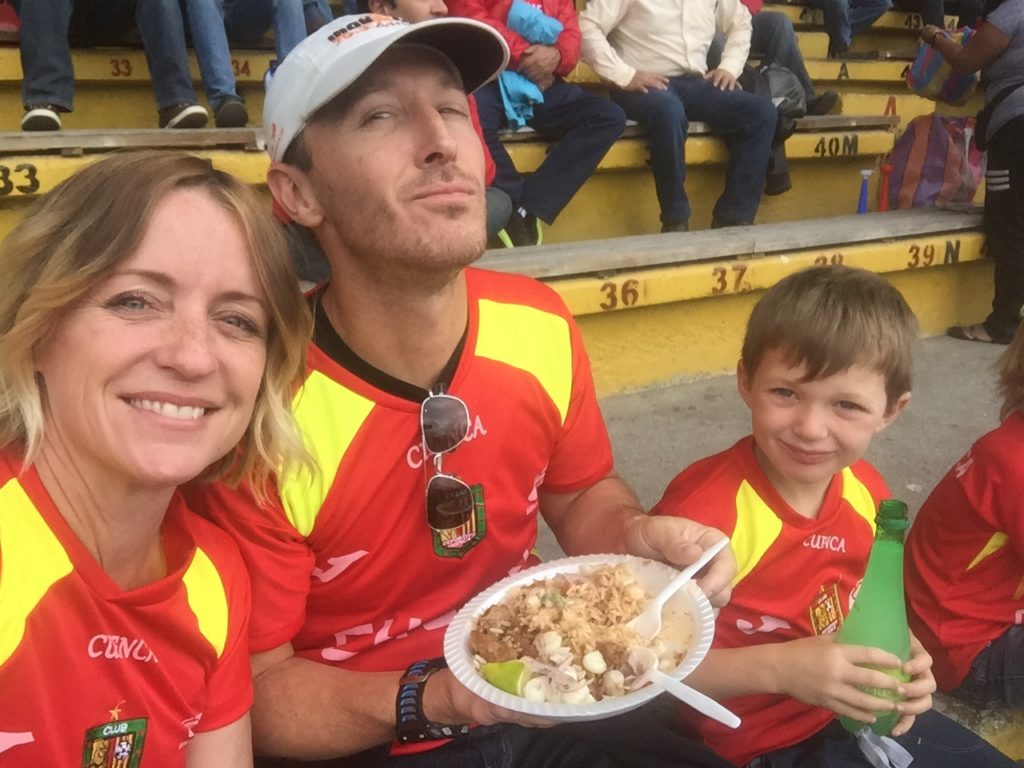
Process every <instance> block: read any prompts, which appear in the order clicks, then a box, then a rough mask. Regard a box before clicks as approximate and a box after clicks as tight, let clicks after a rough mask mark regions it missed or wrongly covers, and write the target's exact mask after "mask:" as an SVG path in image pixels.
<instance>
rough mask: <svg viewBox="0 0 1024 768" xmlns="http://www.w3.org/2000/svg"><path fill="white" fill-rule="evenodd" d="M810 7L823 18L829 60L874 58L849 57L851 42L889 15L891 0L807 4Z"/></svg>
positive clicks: (825, 0)
mask: <svg viewBox="0 0 1024 768" xmlns="http://www.w3.org/2000/svg"><path fill="white" fill-rule="evenodd" d="M809 5H811V6H812V7H814V8H819V9H820V10H821V11H822V13H824V14H825V31H826V32H828V55H829V58H832V59H857V58H877V54H871V53H864V54H857V53H850V52H849V48H850V42H851V41H852V40H853V37H854V35H858V34H860V33H861V32H863V31H864V30H865V29H867V28H868V27H870V26H871V25H872V24H874V23H875V21H876V20H877V19H878V17H879V16H881V15H882V14H883V13H885V12H886V11H888V10H889V8H891V7H892V0H810V2H809Z"/></svg>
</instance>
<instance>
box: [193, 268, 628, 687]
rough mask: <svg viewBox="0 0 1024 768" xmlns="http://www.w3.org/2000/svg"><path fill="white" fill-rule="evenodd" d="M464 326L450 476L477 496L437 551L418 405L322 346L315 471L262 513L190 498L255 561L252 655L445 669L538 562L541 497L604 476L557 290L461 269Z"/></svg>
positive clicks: (358, 666) (306, 392)
mask: <svg viewBox="0 0 1024 768" xmlns="http://www.w3.org/2000/svg"><path fill="white" fill-rule="evenodd" d="M466 280H467V290H468V297H469V308H468V309H469V319H468V328H467V331H466V338H465V344H464V347H463V351H462V355H461V357H460V359H459V360H458V363H457V367H456V368H455V372H454V375H453V377H452V379H451V384H450V386H449V387H448V392H449V393H450V394H453V395H456V396H458V397H459V398H461V399H462V400H463V401H465V403H466V404H467V406H468V408H469V412H470V424H471V426H470V432H469V437H468V439H467V441H466V442H465V443H464V444H462V445H461V446H459V447H458V449H457V450H456V451H455V452H453V453H450V454H446V455H445V456H444V470H445V472H451V473H454V474H456V475H458V476H459V477H461V478H462V479H463V480H465V481H466V482H467V483H468V484H470V485H471V486H473V487H474V493H475V496H476V499H477V505H476V515H475V519H474V520H472V521H471V522H470V523H469V524H468V525H467V526H465V527H464V529H463V530H461V531H460V532H459V534H458V535H456V536H454V537H448V538H447V539H446V540H442V539H441V537H440V536H439V535H438V534H436V533H435V532H433V531H432V530H431V528H430V527H429V526H428V525H427V517H426V506H425V489H426V481H427V478H428V471H429V470H432V467H433V464H432V462H431V461H428V462H426V465H425V464H424V460H423V459H424V456H423V449H422V447H421V434H420V424H419V409H420V403H419V402H416V401H413V400H409V399H405V398H402V397H398V396H396V395H394V394H389V393H388V392H385V391H383V390H381V389H379V388H377V387H376V386H374V385H373V384H370V383H369V382H367V381H365V380H363V379H361V378H359V377H358V376H357V375H355V374H354V373H352V372H351V371H349V370H347V369H345V368H344V367H342V366H341V365H340V364H338V363H337V362H336V361H335V360H333V359H331V358H330V357H329V356H328V355H327V354H326V353H325V352H324V351H323V350H322V349H321V348H319V347H318V346H316V345H312V346H311V347H310V350H309V368H310V370H309V372H308V374H307V378H306V380H305V383H304V384H303V387H302V390H301V391H300V392H299V394H298V395H297V396H296V398H295V414H296V418H297V419H298V421H299V423H300V425H301V427H302V430H303V433H304V435H305V437H306V440H307V443H308V444H309V445H310V446H311V448H312V451H313V453H314V455H315V456H316V458H317V460H318V464H319V466H320V469H321V472H320V474H319V476H318V477H316V478H314V479H313V480H312V481H310V479H309V478H308V477H290V478H289V477H286V478H283V479H281V480H280V481H279V499H278V501H277V503H275V504H273V505H271V507H270V508H263V509H260V508H258V507H257V506H256V505H254V504H253V503H251V501H250V500H249V499H248V498H247V497H245V496H243V495H241V494H238V493H234V492H232V491H230V490H228V489H226V488H224V487H219V486H218V487H214V488H211V489H209V490H208V491H201V492H202V496H200V497H197V498H195V503H196V504H201V505H202V506H203V508H204V509H205V510H206V512H207V513H208V514H209V515H211V516H212V517H213V518H215V519H216V521H217V522H218V523H219V524H221V525H222V526H224V527H225V528H226V529H228V530H230V531H231V532H232V534H233V535H234V536H235V537H236V538H237V540H238V542H239V544H240V546H241V548H242V552H243V555H244V556H245V557H246V560H247V562H249V563H251V564H252V565H253V567H252V569H251V573H252V578H253V584H254V586H253V605H254V613H253V622H252V633H251V642H252V648H253V650H254V651H264V650H267V649H270V648H275V647H277V646H279V645H281V644H282V643H285V642H287V641H291V642H292V643H293V645H294V647H295V649H296V652H297V653H298V654H299V655H301V656H304V657H307V658H309V659H313V660H315V661H319V662H322V663H328V664H337V665H342V666H345V667H346V668H350V669H355V670H364V671H376V670H402V669H405V668H406V667H407V666H408V665H409V664H411V663H412V662H414V661H416V660H418V659H423V658H432V657H436V656H440V655H441V654H442V644H443V636H444V629H445V627H446V626H447V625H448V623H449V622H450V620H451V619H452V617H453V614H454V613H455V612H456V611H457V610H458V609H459V608H460V607H461V606H462V605H463V604H464V603H466V602H467V601H468V600H469V599H470V598H472V597H473V596H474V595H476V594H477V593H478V592H480V591H481V590H483V589H484V588H486V587H487V586H489V585H491V584H492V583H494V582H496V581H498V580H499V579H501V578H503V577H505V576H506V575H508V574H509V573H513V572H515V571H517V570H519V569H521V568H522V567H523V566H525V565H528V564H530V563H531V550H532V548H533V546H534V543H535V541H536V537H537V509H538V504H537V492H538V489H541V490H544V491H550V492H556V493H557V492H570V491H575V490H579V489H582V488H585V487H587V486H589V485H591V484H593V483H594V482H596V481H597V480H599V479H601V478H603V477H605V476H606V475H607V474H608V473H609V472H610V471H611V467H612V458H611V449H610V445H609V442H608V436H607V432H606V430H605V426H604V421H603V419H602V417H601V413H600V410H599V409H598V406H597V401H596V398H595V395H594V388H593V381H592V379H591V375H590V368H589V363H588V361H587V358H586V354H585V353H584V350H583V344H582V341H581V339H580V336H579V331H578V329H577V328H576V326H575V323H574V322H573V320H572V317H571V315H570V314H569V311H568V310H567V309H566V307H565V305H564V304H563V303H562V301H561V299H560V298H559V297H558V295H557V294H556V293H554V291H552V290H551V289H550V288H547V287H546V286H544V285H542V284H541V283H538V282H536V281H534V280H531V279H529V278H525V277H522V276H519V275H511V274H499V273H494V272H485V271H482V270H477V269H469V270H467V271H466Z"/></svg>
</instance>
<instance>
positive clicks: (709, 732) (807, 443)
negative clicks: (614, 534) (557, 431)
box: [655, 266, 1013, 768]
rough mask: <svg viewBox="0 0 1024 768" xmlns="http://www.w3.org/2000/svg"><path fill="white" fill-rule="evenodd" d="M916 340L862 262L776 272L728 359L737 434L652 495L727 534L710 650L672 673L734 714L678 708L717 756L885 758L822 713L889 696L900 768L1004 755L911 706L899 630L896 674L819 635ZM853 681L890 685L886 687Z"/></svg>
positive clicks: (866, 716) (913, 698) (926, 680)
mask: <svg viewBox="0 0 1024 768" xmlns="http://www.w3.org/2000/svg"><path fill="white" fill-rule="evenodd" d="M915 336H916V321H915V318H914V315H913V313H912V312H911V311H910V308H909V307H908V306H907V304H906V302H905V301H904V300H903V297H902V296H901V295H900V294H899V292H898V291H897V290H896V289H895V288H893V287H892V286H891V285H889V284H888V283H887V282H886V281H885V280H883V279H882V278H881V277H879V276H877V275H875V274H872V273H870V272H866V271H863V270H859V269H851V268H848V267H841V266H829V267H815V268H811V269H808V270H805V271H803V272H799V273H796V274H794V275H791V276H789V277H787V278H786V279H784V280H782V281H781V282H779V283H778V284H777V285H776V286H774V287H773V288H771V289H770V290H769V291H768V292H767V293H766V294H765V295H764V296H763V297H762V299H761V300H760V301H759V302H758V304H757V306H756V307H755V308H754V311H753V313H752V314H751V316H750V320H749V323H748V325H747V333H746V338H745V340H744V343H743V351H742V357H741V359H740V362H739V365H738V368H737V379H738V384H739V392H740V396H741V397H742V398H743V401H744V402H745V403H746V404H747V406H748V407H749V408H750V411H751V420H752V426H753V434H752V435H751V436H749V437H746V438H744V439H742V440H740V441H739V442H738V443H736V444H735V445H734V446H733V447H732V448H730V449H728V450H727V451H724V452H723V453H720V454H718V455H716V456H711V457H709V458H706V459H703V460H701V461H698V462H696V463H695V464H693V465H692V466H690V467H689V468H687V469H686V470H684V471H683V472H682V473H681V474H680V475H678V476H677V477H676V478H675V479H674V480H673V481H672V483H671V484H670V485H669V487H668V489H667V490H666V492H665V495H664V497H663V498H662V500H661V501H660V502H659V503H658V505H657V507H656V508H655V512H656V513H658V514H663V515H679V516H683V515H685V516H688V517H692V518H694V519H695V520H699V521H700V522H703V523H707V524H710V525H713V526H715V527H717V528H720V529H721V530H723V531H725V532H726V534H728V535H729V536H730V537H731V539H732V546H733V549H734V550H735V553H736V558H737V561H738V572H737V576H736V578H735V580H734V581H733V593H732V599H731V601H730V602H729V604H728V605H727V606H725V608H723V609H722V612H721V614H720V615H719V617H718V622H717V625H716V630H715V644H714V647H713V649H712V651H711V652H710V653H709V654H708V655H707V657H706V658H705V660H704V662H703V663H702V664H701V665H700V667H698V668H697V670H696V671H695V672H694V673H693V674H692V675H691V676H690V678H688V680H687V682H688V683H690V684H691V685H693V686H694V687H696V688H698V689H700V690H703V691H704V692H705V693H707V694H709V695H711V696H714V697H715V698H717V699H719V700H721V701H722V702H723V703H724V704H725V705H726V706H728V707H729V708H730V709H732V710H733V711H734V712H736V713H737V714H738V715H739V716H740V717H741V718H742V719H743V724H742V725H741V726H740V728H739V731H738V732H734V731H731V730H729V729H727V728H725V727H724V726H721V725H719V724H717V723H715V722H713V721H710V720H707V719H704V718H699V717H698V716H696V715H694V713H693V712H692V710H688V709H686V708H683V707H681V708H680V712H681V714H682V716H683V719H684V720H685V721H687V722H688V724H689V725H690V726H691V727H694V728H696V729H697V730H699V732H700V734H701V735H702V736H703V737H704V739H705V741H706V742H707V743H708V744H709V745H710V746H711V747H712V748H714V749H715V750H716V751H718V752H719V753H720V754H721V755H723V756H724V757H726V758H727V759H729V760H730V761H732V762H733V763H736V764H738V765H748V766H752V767H753V766H756V767H758V768H760V767H761V766H765V767H768V766H770V767H771V768H797V767H798V766H799V767H800V768H804V767H805V766H806V767H807V768H810V767H811V766H814V768H819V767H820V766H869V765H884V764H885V763H884V762H882V763H879V762H871V761H869V760H868V758H867V757H865V755H864V754H862V750H861V746H860V744H859V743H858V739H857V738H856V737H854V736H852V735H850V734H848V733H847V732H846V731H845V730H843V728H842V726H841V725H840V724H839V722H838V721H836V720H835V719H834V718H835V716H836V715H843V716H845V717H848V718H851V719H853V720H856V721H859V722H863V723H871V722H873V720H874V715H873V714H872V711H873V710H877V711H892V710H893V709H894V708H895V709H896V710H897V711H899V712H900V714H901V715H902V717H901V718H900V720H899V721H898V722H897V724H896V726H895V728H894V730H893V736H894V737H896V738H897V741H898V742H899V745H900V746H902V747H903V748H904V749H905V750H907V751H908V752H909V753H910V755H912V756H913V757H914V758H915V762H914V765H915V766H918V765H920V766H922V768H923V767H924V766H928V768H935V766H954V765H955V766H967V765H970V766H972V767H977V766H1003V765H1005V766H1012V765H1013V763H1012V761H1010V760H1009V759H1008V758H1005V757H1003V756H1002V755H1001V754H1000V753H999V752H997V751H996V750H995V749H993V748H992V747H990V746H989V745H988V744H986V743H985V742H984V741H983V740H981V739H980V738H979V737H977V736H976V735H975V734H973V733H971V732H970V731H967V730H966V729H964V728H961V727H960V726H958V725H956V724H955V723H953V722H952V721H949V720H947V719H946V718H944V717H943V716H942V715H939V714H937V713H934V712H928V711H927V710H929V708H930V707H931V694H932V692H933V691H934V690H935V681H934V679H933V677H932V674H931V671H930V667H931V659H930V657H929V656H928V655H927V654H926V653H925V652H924V650H923V649H922V648H921V646H920V644H918V643H917V641H916V640H915V641H914V642H913V647H914V654H913V658H912V659H911V660H910V661H909V662H907V663H906V664H903V665H902V666H903V669H904V671H905V672H906V673H907V675H908V676H909V677H910V681H909V682H907V683H902V684H901V683H899V682H898V681H896V680H895V679H894V678H892V677H890V676H889V675H886V674H884V673H882V672H880V671H877V670H875V669H869V668H866V666H863V665H872V666H875V667H882V668H885V667H889V668H892V667H898V666H900V660H899V659H898V658H896V657H895V656H893V655H891V654H889V653H886V652H884V651H882V650H879V649H876V648H866V647H861V646H848V645H840V644H838V643H836V642H834V637H833V633H834V632H835V631H836V630H837V629H838V628H839V626H840V624H841V623H842V620H843V617H844V616H845V615H846V614H847V613H848V612H849V609H850V605H851V603H852V599H853V595H854V594H855V592H856V589H857V586H858V585H859V582H860V579H861V578H862V577H863V575H864V570H865V568H866V565H867V557H868V553H869V550H870V549H871V544H872V541H873V537H874V527H875V526H874V515H875V510H876V508H877V505H878V502H879V501H880V500H881V499H884V498H888V497H889V491H888V488H887V487H886V485H885V482H884V481H883V480H882V478H881V476H880V475H879V474H878V473H877V472H876V471H875V470H874V469H873V468H872V467H871V466H870V465H869V464H868V463H867V462H865V461H862V460H861V458H862V456H863V455H864V454H865V452H866V451H867V449H868V446H869V444H870V443H871V438H872V437H873V436H874V435H875V434H876V433H878V432H881V431H882V430H883V429H885V428H886V427H887V426H888V425H889V424H891V423H892V422H893V421H894V420H895V419H896V417H897V416H898V415H899V413H900V411H902V410H903V408H904V407H905V406H906V404H907V402H908V401H909V400H910V379H911V347H912V344H913V341H914V338H915ZM861 686H872V687H877V688H885V689H889V690H895V691H896V692H897V693H898V694H899V696H900V697H901V699H902V700H901V701H899V702H898V703H894V702H892V701H890V700H887V699H881V698H876V697H874V696H871V695H869V694H867V693H865V692H863V691H862V690H861ZM915 718H916V723H915ZM912 726H913V728H912V729H911V727H912ZM908 732H909V734H908ZM875 745H876V746H882V745H881V744H879V743H878V741H877V739H876V740H875ZM870 746H871V745H866V747H868V748H870ZM885 746H886V748H887V749H891V748H892V747H893V746H895V745H893V744H892V743H891V741H889V742H886V743H885ZM910 755H904V757H905V758H906V757H909V756H910ZM894 764H900V763H898V762H897V761H894ZM904 764H905V763H904Z"/></svg>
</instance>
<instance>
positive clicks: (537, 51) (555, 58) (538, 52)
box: [519, 45, 562, 91]
mask: <svg viewBox="0 0 1024 768" xmlns="http://www.w3.org/2000/svg"><path fill="white" fill-rule="evenodd" d="M561 63H562V54H561V53H559V52H558V49H557V48H555V47H554V46H552V45H531V46H530V47H529V48H527V49H526V50H525V51H523V54H522V56H520V57H519V73H520V74H522V75H526V76H527V77H528V78H530V79H531V80H533V82H535V83H536V84H537V86H538V87H539V88H540V89H541V90H542V91H546V90H547V89H548V88H550V87H551V83H553V82H554V79H555V70H556V69H558V65H559V64H561Z"/></svg>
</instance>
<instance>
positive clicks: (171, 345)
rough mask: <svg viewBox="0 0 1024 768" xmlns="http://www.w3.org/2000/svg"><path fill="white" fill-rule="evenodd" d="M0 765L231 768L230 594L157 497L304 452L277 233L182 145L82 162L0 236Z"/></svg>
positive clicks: (242, 686) (284, 256) (204, 540)
mask: <svg viewBox="0 0 1024 768" xmlns="http://www.w3.org/2000/svg"><path fill="white" fill-rule="evenodd" d="M0 284H2V285H3V287H4V290H3V291H2V292H0V763H3V764H5V765H6V764H8V763H7V762H6V761H8V760H11V761H13V763H11V764H13V765H61V766H71V765H83V766H108V765H123V766H136V765H140V764H141V765H154V766H162V767H163V766H187V768H206V767H211V768H212V767H214V766H216V767H217V768H223V767H224V766H244V765H251V764H252V747H251V741H250V735H249V716H248V709H249V705H250V701H251V698H252V692H251V684H250V679H249V666H248V648H247V644H246V631H247V622H248V614H249V595H248V586H247V585H248V581H247V577H246V574H245V571H244V569H243V566H242V564H241V561H240V558H239V556H238V553H237V551H236V550H235V549H234V547H233V546H232V544H231V542H230V541H229V540H228V539H227V538H226V536H225V535H224V534H222V533H221V532H220V531H219V530H218V529H216V528H215V527H213V526H212V525H211V524H210V523H208V522H207V521H205V520H203V519H201V518H200V517H199V516H197V515H195V514H194V513H192V512H191V511H190V510H189V509H188V508H187V507H186V506H185V504H184V502H183V500H182V498H181V496H180V495H179V494H178V493H177V491H176V488H177V486H178V485H180V484H182V483H185V482H188V481H190V480H193V479H195V478H202V479H214V478H224V479H227V480H229V481H232V482H237V481H241V480H246V481H248V482H250V483H252V484H253V485H254V487H257V488H259V487H262V485H263V484H264V483H265V482H266V480H267V478H268V476H269V474H270V472H271V470H272V468H275V467H277V466H278V465H280V464H282V463H286V462H290V461H295V460H299V461H301V460H302V459H303V457H304V453H303V450H302V448H301V443H300V441H299V438H298V437H297V433H296V432H295V430H294V427H293V424H292V422H291V417H290V415H289V414H290V407H289V405H290V399H291V394H292V391H293V382H294V381H295V380H296V377H297V376H298V375H299V374H300V372H301V369H302V365H303V349H304V343H305V341H306V339H307V337H308V334H309V331H310V321H309V319H308V313H307V311H306V309H305V307H304V305H303V303H302V301H301V297H300V295H299V291H298V287H297V282H296V279H295V276H294V274H293V271H292V267H291V262H290V261H289V257H288V252H287V247H286V245H285V243H284V241H283V239H282V236H281V234H280V232H279V230H278V227H277V226H276V225H275V224H274V223H273V222H272V221H270V220H269V217H268V216H266V215H265V213H264V208H263V206H262V204H261V203H260V201H259V200H258V198H257V197H256V195H255V194H254V193H253V192H252V191H251V190H249V189H248V188H247V187H246V186H245V185H243V184H242V183H241V182H239V181H238V180H236V179H234V178H232V177H230V176H228V175H226V174H224V173H222V172H219V171H216V170H213V169H212V167H211V166H210V164H209V163H208V162H206V161H205V160H203V159H201V158H198V157H193V156H189V155H185V154H162V153H138V154H133V155H120V156H115V157H111V158H109V159H106V160H102V161H99V162H97V163H95V164H93V165H92V166H90V167H88V168H86V169H85V170H83V171H81V172H80V173H78V174H76V175H75V176H73V177H71V178H70V179H68V180H67V181H65V182H63V183H62V184H60V185H59V186H58V187H57V188H56V189H55V190H53V192H51V193H50V194H49V195H47V196H46V197H44V198H43V199H41V200H40V201H39V202H38V203H37V204H36V205H35V207H33V208H32V209H31V210H30V211H29V213H28V214H27V215H26V216H25V218H24V219H23V220H22V221H21V222H20V223H19V224H18V225H17V227H15V229H14V230H13V231H12V232H11V234H10V235H9V236H8V238H7V239H6V240H5V241H4V242H3V244H2V245H0Z"/></svg>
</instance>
